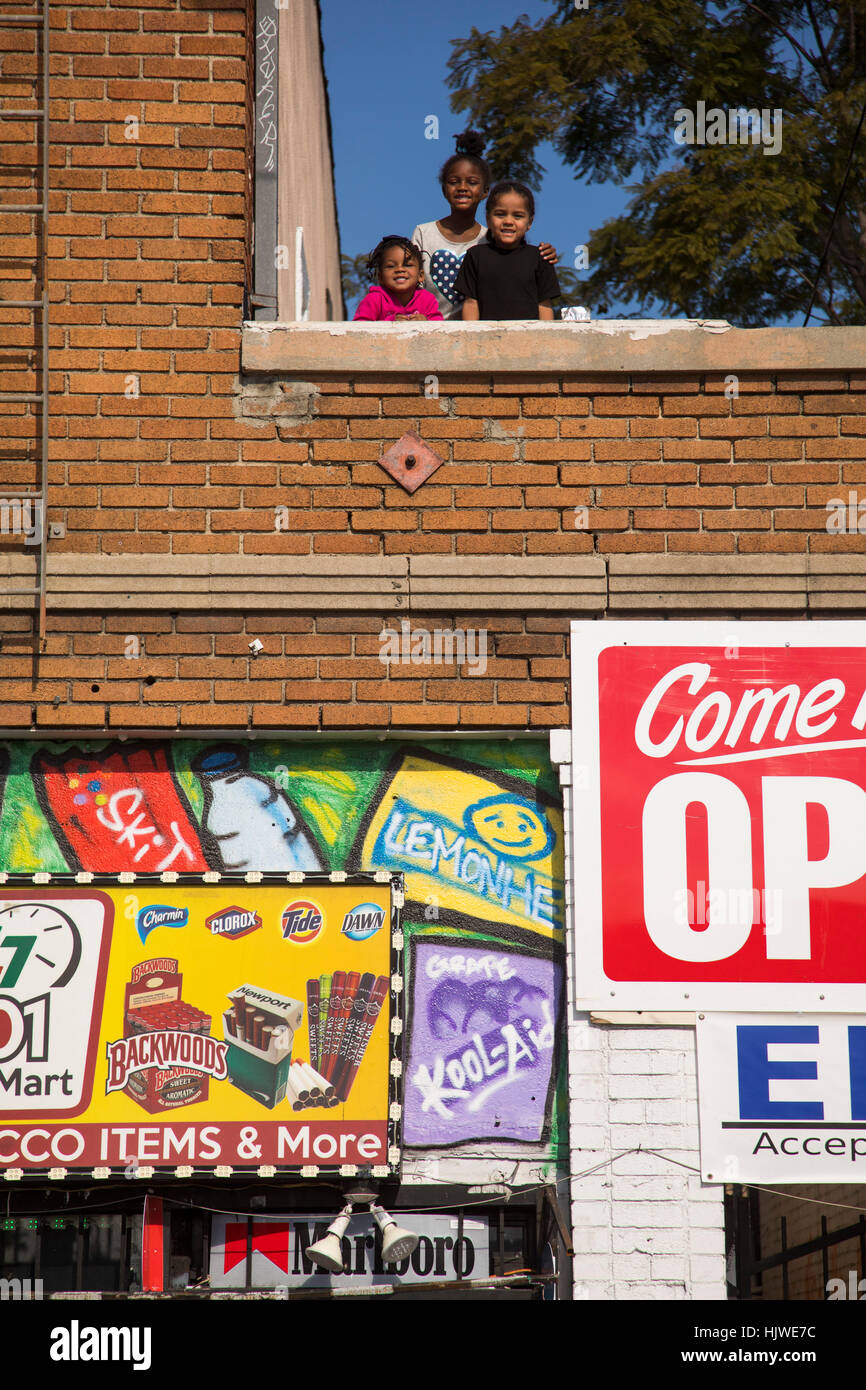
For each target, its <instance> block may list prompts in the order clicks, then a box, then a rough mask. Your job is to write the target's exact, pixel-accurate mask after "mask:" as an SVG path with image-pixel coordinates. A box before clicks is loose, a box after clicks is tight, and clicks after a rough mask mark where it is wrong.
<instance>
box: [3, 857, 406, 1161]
mask: <svg viewBox="0 0 866 1390" xmlns="http://www.w3.org/2000/svg"><path fill="white" fill-rule="evenodd" d="M391 927H392V921H391V887H390V884H389V883H381V882H375V881H374V879H373V877H372V875H357V876H353V877H351V878H350V879H348V880H347V881H346V882H345V883H332V882H330V881H329V880H328V879H326V878H324V877H323V876H322V877H319V876H317V875H308V876H306V877H305V878H304V880H303V881H302V882H298V883H288V882H287V881H286V880H285V878H282V879H281V880H280V881H274V879H273V878H269V877H267V876H266V877H265V879H264V881H263V882H261V883H258V884H248V883H245V882H241V883H239V882H235V881H232V880H227V879H223V880H222V881H221V882H220V883H218V884H210V883H201V882H195V883H190V882H177V883H162V882H156V883H152V882H140V881H136V882H134V883H132V884H129V885H125V886H122V885H117V884H116V883H112V884H111V885H110V886H103V885H101V884H100V885H97V884H93V885H89V886H75V887H72V886H70V887H65V886H64V887H55V886H54V885H53V884H51V885H45V886H42V887H39V886H36V885H29V884H28V885H27V886H26V887H22V888H10V887H7V888H2V889H0V1168H7V1169H8V1168H44V1167H48V1168H78V1167H86V1168H98V1167H108V1168H117V1167H123V1168H125V1169H127V1170H130V1169H132V1170H133V1171H134V1170H135V1169H136V1168H138V1167H142V1168H147V1167H154V1168H156V1167H171V1168H176V1167H187V1166H188V1167H198V1168H200V1167H205V1168H216V1167H228V1168H236V1167H258V1166H261V1165H269V1164H271V1165H275V1166H277V1167H299V1166H313V1165H315V1166H339V1165H341V1164H364V1165H382V1164H387V1163H388V1162H389V1134H388V1085H389V1082H388V1077H389V1063H390V1044H391V1030H390V1016H391V1008H390V999H391V974H392V941H391V937H392V931H391ZM390 1148H391V1152H390V1159H393V1146H390Z"/></svg>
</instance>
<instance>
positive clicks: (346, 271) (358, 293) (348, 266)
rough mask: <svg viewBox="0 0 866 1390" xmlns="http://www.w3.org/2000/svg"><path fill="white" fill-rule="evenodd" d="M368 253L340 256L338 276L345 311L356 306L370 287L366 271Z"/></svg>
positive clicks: (351, 309) (349, 311)
mask: <svg viewBox="0 0 866 1390" xmlns="http://www.w3.org/2000/svg"><path fill="white" fill-rule="evenodd" d="M369 254H370V253H369V251H367V252H364V253H363V254H362V255H360V256H340V278H341V280H342V282H343V299H344V300H345V303H346V312H347V313H351V312H352V311H353V310H354V309H356V308H357V306H358V301H359V300H361V299H363V297H364V295H365V294H366V293H367V291H368V289H369V288H370V276H369V273H368V271H367V259H368V256H369Z"/></svg>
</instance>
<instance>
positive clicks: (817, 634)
mask: <svg viewBox="0 0 866 1390" xmlns="http://www.w3.org/2000/svg"><path fill="white" fill-rule="evenodd" d="M572 675H573V708H572V757H573V775H572V783H573V807H574V814H573V823H572V853H573V882H574V885H575V889H574V891H575V930H576V944H577V949H576V969H575V977H576V985H577V1005H578V1008H581V1007H583V1008H586V1007H590V1008H596V1009H598V1008H606V1009H608V1010H610V1009H628V1010H633V1009H642V1010H643V1009H649V1010H658V1009H681V1010H682V1009H688V1010H693V1009H706V1008H711V1009H725V1008H767V1007H768V1006H769V1007H775V1008H779V1009H785V1008H789V1009H790V1008H795V1009H809V1010H814V1011H819V1012H828V1011H833V1010H837V1011H838V1010H840V1009H844V1008H859V1007H861V1006H862V1002H863V998H864V994H863V988H864V983H866V934H864V932H863V930H862V923H863V919H864V913H866V624H864V623H856V622H850V623H849V622H841V623H832V622H808V623H799V622H798V623H718V622H694V623H685V622H676V623H664V622H621V623H618V622H605V623H597V622H592V623H590V622H586V623H574V624H572Z"/></svg>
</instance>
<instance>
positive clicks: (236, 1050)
mask: <svg viewBox="0 0 866 1390" xmlns="http://www.w3.org/2000/svg"><path fill="white" fill-rule="evenodd" d="M229 999H230V1000H231V1001H232V1003H231V1008H229V1009H226V1011H225V1013H224V1014H223V1030H224V1035H225V1039H226V1042H227V1043H228V1058H227V1065H228V1079H229V1081H231V1083H232V1085H233V1086H237V1087H238V1089H239V1090H241V1091H245V1092H246V1094H247V1095H249V1096H252V1097H253V1099H254V1100H257V1101H258V1102H259V1103H260V1104H261V1105H265V1106H267V1108H268V1109H269V1110H273V1108H274V1106H275V1105H279V1103H280V1101H282V1100H284V1099H285V1096H286V1085H287V1082H288V1078H289V1067H290V1066H291V1061H292V1045H293V1042H294V1036H295V1031H296V1030H297V1029H298V1028H299V1027H300V1025H301V1019H302V1018H303V1014H304V1007H303V1004H301V1003H300V1001H299V1000H297V999H289V998H288V997H287V996H286V995H283V994H275V993H274V992H273V990H266V989H259V988H258V987H257V986H255V985H241V986H240V988H239V989H236V990H233V991H232V993H231V994H230V995H229Z"/></svg>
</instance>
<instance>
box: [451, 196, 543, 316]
mask: <svg viewBox="0 0 866 1390" xmlns="http://www.w3.org/2000/svg"><path fill="white" fill-rule="evenodd" d="M534 216H535V199H534V198H533V196H532V193H531V192H530V190H529V189H528V188H527V187H526V186H525V185H524V184H522V183H511V182H505V183H498V184H496V186H495V188H494V189H493V190H492V191H491V193H490V197H489V198H488V199H487V239H486V241H483V242H481V243H480V244H479V245H478V246H473V247H471V248H470V249H469V250H468V251H467V252H466V255H465V256H464V258H463V264H462V266H461V267H460V273H459V274H458V276H457V282H456V284H455V286H454V289H455V292H456V293H458V294H462V295H463V296H464V300H463V309H462V317H463V319H464V321H465V320H472V319H552V318H553V305H552V304H551V300H552V299H557V298H558V297H559V295H560V293H561V291H560V288H559V282H558V280H557V278H556V272H555V270H554V269H553V267H552V266H551V265H548V264H547V262H546V261H545V260H544V259H543V258H542V256H541V255H540V254H539V251H538V247H537V246H527V244H526V242H525V240H524V237H525V236H526V233H527V232H528V231H529V228H530V227H531V226H532V219H533V218H534Z"/></svg>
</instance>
